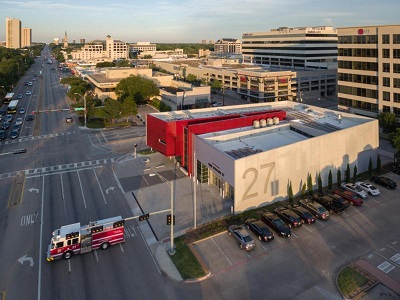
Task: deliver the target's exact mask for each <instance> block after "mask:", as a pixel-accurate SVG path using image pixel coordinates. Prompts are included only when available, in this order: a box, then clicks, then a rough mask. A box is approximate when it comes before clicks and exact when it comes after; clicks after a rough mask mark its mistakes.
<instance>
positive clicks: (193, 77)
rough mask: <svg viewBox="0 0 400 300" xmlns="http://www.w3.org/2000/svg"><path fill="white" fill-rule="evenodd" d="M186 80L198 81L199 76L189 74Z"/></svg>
mask: <svg viewBox="0 0 400 300" xmlns="http://www.w3.org/2000/svg"><path fill="white" fill-rule="evenodd" d="M186 81H187V82H190V83H195V82H196V81H197V77H196V75H193V74H188V75H187V76H186Z"/></svg>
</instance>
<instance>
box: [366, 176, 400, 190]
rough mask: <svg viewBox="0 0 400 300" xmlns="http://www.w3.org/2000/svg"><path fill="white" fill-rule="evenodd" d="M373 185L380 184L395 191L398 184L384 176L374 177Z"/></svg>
mask: <svg viewBox="0 0 400 300" xmlns="http://www.w3.org/2000/svg"><path fill="white" fill-rule="evenodd" d="M371 181H372V182H373V183H376V184H379V185H382V186H384V187H385V188H387V189H395V188H396V187H397V183H396V182H394V181H393V180H392V179H390V178H388V177H384V176H373V177H372V178H371Z"/></svg>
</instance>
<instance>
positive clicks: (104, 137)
mask: <svg viewBox="0 0 400 300" xmlns="http://www.w3.org/2000/svg"><path fill="white" fill-rule="evenodd" d="M100 133H101V135H102V136H103V139H104V140H105V141H106V143H108V140H107V138H106V136H105V135H104V133H103V131H100Z"/></svg>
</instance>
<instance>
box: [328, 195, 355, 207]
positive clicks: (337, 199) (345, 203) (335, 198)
mask: <svg viewBox="0 0 400 300" xmlns="http://www.w3.org/2000/svg"><path fill="white" fill-rule="evenodd" d="M328 197H331V198H332V199H333V201H334V202H336V203H337V204H339V205H340V206H342V207H343V208H345V209H346V208H348V207H349V206H350V203H349V201H347V200H345V199H343V198H342V197H340V196H339V195H337V194H333V193H332V194H328Z"/></svg>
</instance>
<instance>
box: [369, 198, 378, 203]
mask: <svg viewBox="0 0 400 300" xmlns="http://www.w3.org/2000/svg"><path fill="white" fill-rule="evenodd" d="M371 200H372V201H375V202H376V203H380V202H379V201H378V200H375V199H371Z"/></svg>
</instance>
